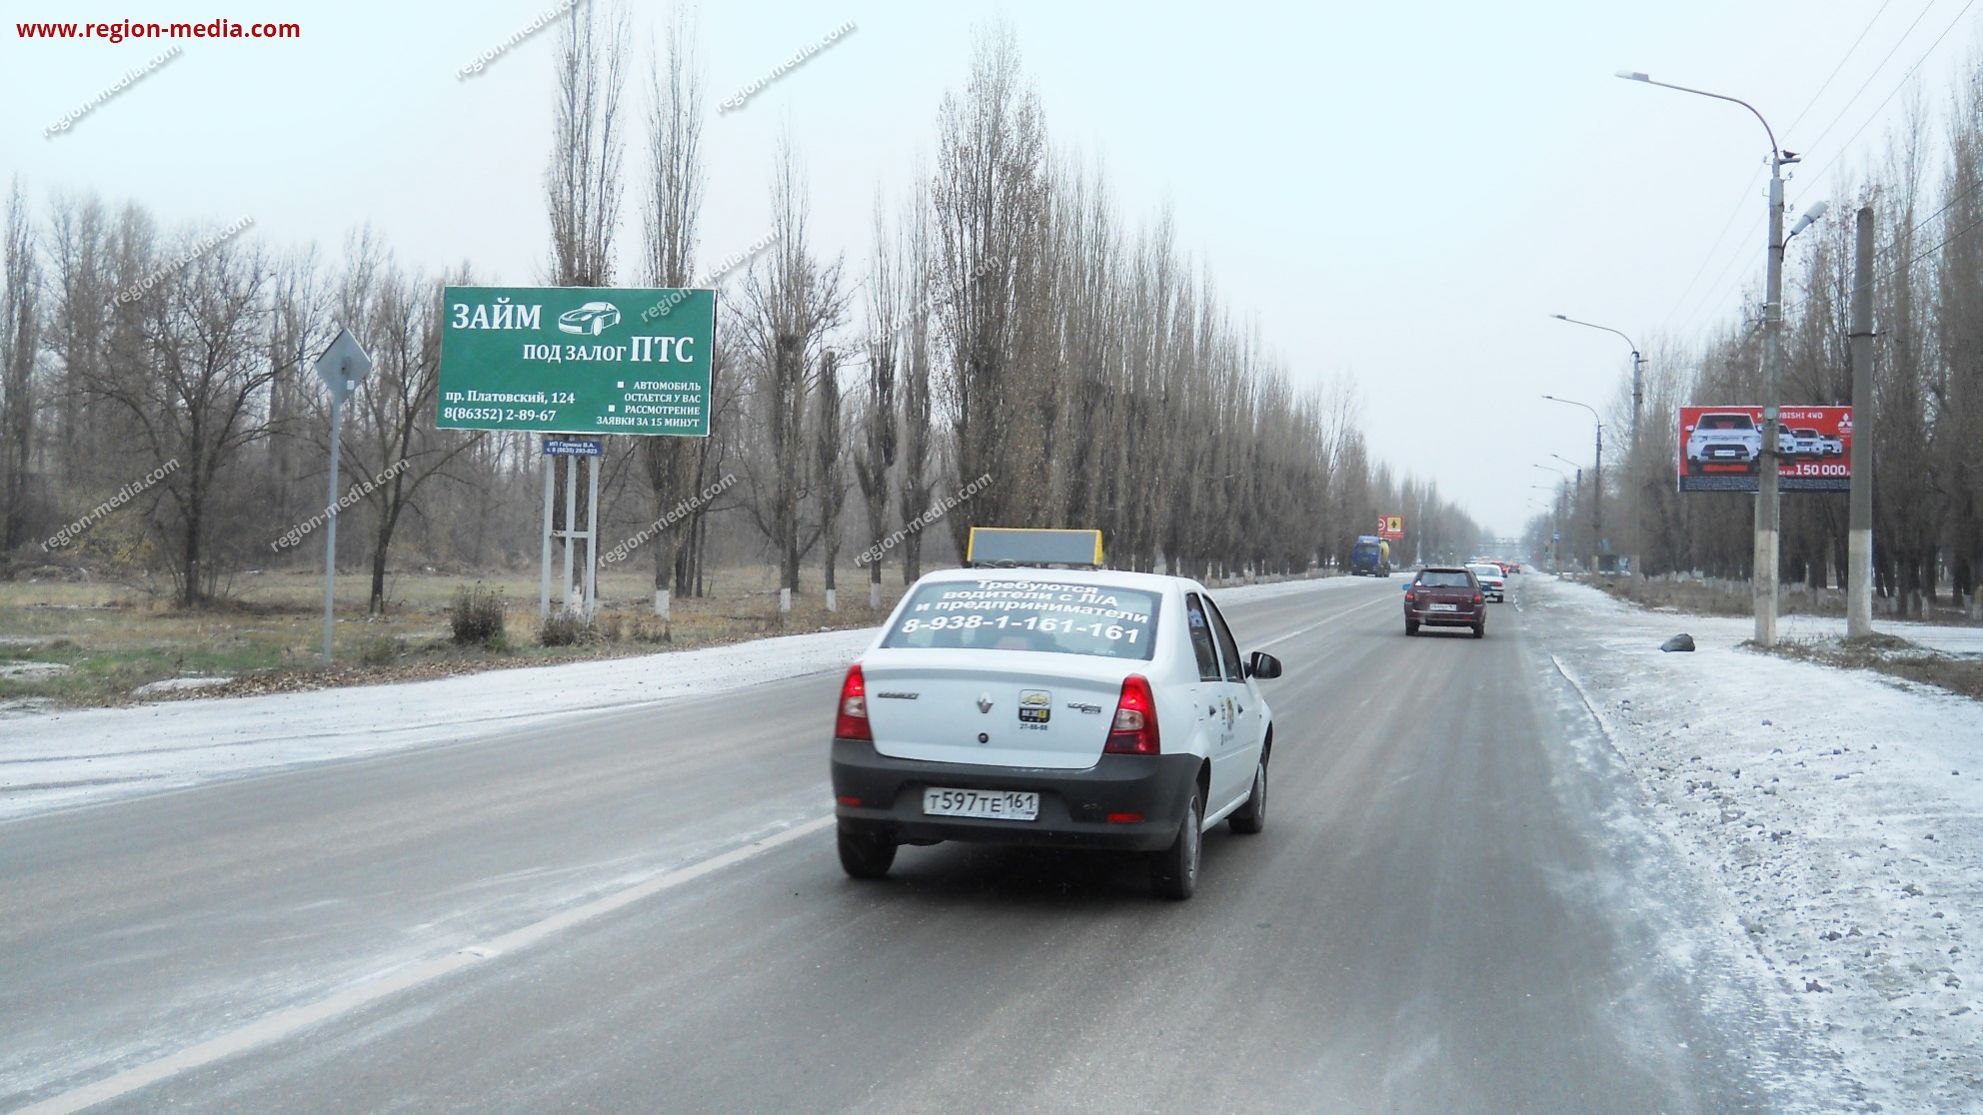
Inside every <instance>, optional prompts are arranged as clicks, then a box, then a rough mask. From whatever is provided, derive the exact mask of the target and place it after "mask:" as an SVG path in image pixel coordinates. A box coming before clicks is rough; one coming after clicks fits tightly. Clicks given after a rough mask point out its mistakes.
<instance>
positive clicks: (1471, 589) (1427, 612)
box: [1405, 565, 1487, 639]
mask: <svg viewBox="0 0 1983 1115" xmlns="http://www.w3.org/2000/svg"><path fill="white" fill-rule="evenodd" d="M1421 625H1423V626H1427V627H1471V628H1473V637H1474V638H1476V639H1481V638H1485V637H1486V636H1487V599H1486V597H1485V596H1484V595H1483V594H1482V593H1481V591H1480V582H1479V581H1477V580H1475V579H1474V575H1473V573H1472V572H1471V571H1470V570H1468V569H1467V568H1466V567H1465V566H1456V565H1454V566H1447V565H1441V566H1428V567H1427V568H1425V569H1421V570H1419V571H1418V576H1417V577H1414V578H1413V579H1412V583H1411V584H1409V585H1406V586H1405V634H1407V635H1416V634H1418V629H1419V627H1420V626H1421Z"/></svg>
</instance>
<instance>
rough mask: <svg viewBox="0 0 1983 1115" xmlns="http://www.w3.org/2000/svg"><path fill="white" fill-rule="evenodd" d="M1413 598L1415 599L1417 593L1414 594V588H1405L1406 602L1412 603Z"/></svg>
mask: <svg viewBox="0 0 1983 1115" xmlns="http://www.w3.org/2000/svg"><path fill="white" fill-rule="evenodd" d="M1413 599H1415V594H1414V593H1413V592H1412V590H1410V589H1406V590H1405V603H1407V604H1409V603H1411V602H1412V600H1413Z"/></svg>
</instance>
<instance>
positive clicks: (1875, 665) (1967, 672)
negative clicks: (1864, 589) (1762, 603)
mask: <svg viewBox="0 0 1983 1115" xmlns="http://www.w3.org/2000/svg"><path fill="white" fill-rule="evenodd" d="M1776 653H1778V654H1781V655H1783V656H1784V657H1786V658H1796V659H1799V660H1802V661H1805V662H1820V663H1823V664H1824V665H1827V666H1837V667H1840V668H1842V669H1849V670H1873V671H1876V672H1878V673H1882V674H1886V675H1889V676H1891V677H1898V678H1906V679H1907V680H1908V681H1913V682H1919V683H1921V684H1923V685H1932V686H1934V687H1936V688H1938V689H1946V690H1948V691H1949V692H1951V693H1956V694H1959V695H1961V696H1964V697H1969V698H1971V699H1973V700H1983V657H1978V656H1975V655H1956V654H1946V653H1943V652H1942V651H1938V650H1933V649H1930V648H1928V647H1924V646H1919V645H1917V644H1915V643H1911V642H1908V641H1907V640H1906V639H1902V638H1898V637H1896V636H1893V635H1878V634H1875V635H1868V636H1866V637H1864V638H1858V639H1795V640H1786V641H1784V642H1781V643H1779V644H1778V645H1777V647H1776Z"/></svg>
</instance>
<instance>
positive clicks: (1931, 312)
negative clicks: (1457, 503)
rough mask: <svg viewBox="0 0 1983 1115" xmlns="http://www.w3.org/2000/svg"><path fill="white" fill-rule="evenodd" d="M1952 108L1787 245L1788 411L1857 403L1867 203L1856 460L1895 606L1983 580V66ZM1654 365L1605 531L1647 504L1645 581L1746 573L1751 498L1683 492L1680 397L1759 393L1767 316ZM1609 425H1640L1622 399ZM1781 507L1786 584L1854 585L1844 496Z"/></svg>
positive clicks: (1582, 511)
mask: <svg viewBox="0 0 1983 1115" xmlns="http://www.w3.org/2000/svg"><path fill="white" fill-rule="evenodd" d="M1948 106H1949V109H1948V112H1947V114H1946V116H1945V117H1944V119H1943V120H1942V121H1941V123H1940V124H1939V125H1938V126H1937V127H1936V129H1935V130H1931V126H1930V124H1929V123H1928V116H1927V114H1926V113H1925V111H1923V110H1922V108H1921V107H1920V104H1919V102H1918V101H1917V102H1916V107H1915V108H1914V109H1913V110H1912V111H1911V112H1910V113H1908V115H1907V116H1906V117H1905V119H1904V120H1903V121H1902V122H1901V123H1900V124H1898V125H1897V126H1896V127H1895V129H1894V130H1893V131H1892V133H1891V134H1890V136H1889V138H1888V142H1887V145H1886V149H1885V151H1884V153H1883V154H1882V155H1881V156H1879V157H1878V158H1875V159H1869V160H1867V165H1866V168H1865V169H1864V171H1863V172H1862V173H1861V175H1860V177H1859V178H1858V179H1857V180H1856V181H1854V180H1852V179H1851V178H1849V177H1847V176H1846V175H1844V174H1840V175H1839V176H1838V178H1837V185H1836V186H1835V193H1834V197H1833V198H1832V215H1831V216H1830V217H1828V218H1827V219H1825V220H1822V221H1820V222H1818V223H1817V224H1816V225H1814V226H1813V227H1812V228H1811V229H1810V230H1809V231H1807V232H1805V233H1804V234H1803V235H1802V236H1800V237H1798V238H1797V239H1796V240H1795V241H1793V242H1792V245H1793V248H1794V249H1795V251H1796V255H1795V258H1794V259H1793V260H1792V262H1791V263H1790V264H1788V265H1787V266H1786V272H1785V274H1786V284H1785V285H1786V291H1785V303H1786V305H1785V322H1784V334H1783V337H1784V378H1783V390H1782V394H1781V399H1780V402H1781V403H1782V404H1783V405H1787V406H1788V405H1797V404H1803V405H1847V404H1849V403H1851V401H1852V378H1853V374H1854V368H1853V366H1852V359H1851V345H1850V334H1851V290H1852V267H1853V238H1854V222H1855V219H1856V218H1855V212H1856V210H1857V209H1858V208H1859V207H1861V206H1870V207H1872V209H1873V210H1874V214H1875V222H1876V224H1875V227H1876V230H1877V235H1876V253H1875V265H1874V279H1875V281H1874V307H1873V308H1874V328H1875V331H1876V332H1877V334H1878V335H1877V338H1876V341H1875V344H1874V358H1873V365H1872V367H1871V368H1870V369H1867V371H1868V372H1869V373H1870V375H1871V376H1872V383H1873V413H1872V414H1870V415H1864V414H1861V415H1855V422H1854V444H1853V455H1854V466H1855V469H1856V470H1857V471H1858V475H1859V476H1860V477H1862V478H1863V477H1864V476H1865V475H1866V472H1867V471H1868V470H1870V473H1871V477H1872V484H1873V508H1874V522H1873V531H1874V535H1873V537H1874V547H1873V548H1874V573H1875V586H1876V590H1877V591H1878V592H1879V593H1880V594H1881V595H1882V596H1885V597H1888V598H1890V599H1893V600H1897V601H1920V600H1928V601H1932V600H1934V599H1935V598H1936V597H1937V594H1938V593H1939V592H1942V591H1947V592H1950V593H1953V594H1954V596H1955V598H1956V599H1957V601H1958V602H1960V601H1964V600H1969V599H1973V598H1974V597H1975V595H1976V593H1977V591H1978V581H1979V577H1983V64H1978V63H1972V64H1970V65H1969V67H1968V69H1967V72H1965V73H1964V74H1963V75H1962V79H1961V80H1960V81H1959V82H1957V83H1956V85H1955V91H1954V95H1953V96H1952V97H1951V98H1950V100H1949V102H1948ZM1839 169H1841V170H1842V169H1843V168H1842V167H1841V168H1839ZM1759 262H1760V261H1759ZM1753 301H1759V299H1753ZM1748 316H1754V317H1759V316H1760V315H1759V314H1757V315H1745V317H1748ZM1651 356H1652V360H1651V363H1650V367H1651V374H1650V375H1649V377H1648V381H1647V397H1646V404H1645V408H1646V409H1645V411H1644V418H1643V425H1642V434H1641V437H1640V444H1639V445H1637V446H1636V447H1633V449H1632V450H1631V451H1630V452H1629V453H1627V454H1625V455H1623V457H1622V462H1623V463H1622V464H1621V465H1619V466H1617V467H1612V466H1610V465H1609V463H1608V465H1607V469H1606V474H1605V476H1604V477H1603V478H1602V483H1603V485H1604V487H1603V489H1602V490H1603V497H1602V498H1603V499H1604V500H1605V508H1606V510H1605V518H1606V521H1607V522H1619V523H1624V522H1626V511H1627V509H1628V508H1629V506H1630V501H1631V500H1633V499H1636V500H1637V501H1638V502H1639V505H1640V506H1641V508H1642V511H1641V512H1640V514H1641V515H1642V516H1643V518H1642V519H1641V520H1640V524H1641V533H1640V535H1639V549H1640V550H1641V552H1642V554H1643V558H1644V562H1645V570H1646V571H1647V572H1650V573H1655V574H1657V573H1663V572H1669V571H1683V572H1700V573H1703V574H1705V575H1708V576H1715V577H1724V578H1746V577H1747V576H1748V574H1749V565H1750V561H1751V557H1752V553H1751V537H1752V527H1753V517H1752V516H1753V510H1752V509H1753V500H1752V499H1751V498H1749V497H1743V496H1735V495H1723V494H1715V493H1702V494H1688V495H1681V494H1678V493H1677V492H1676V491H1675V479H1674V478H1675V475H1676V462H1677V460H1678V444H1677V442H1678V438H1679V432H1678V422H1677V419H1676V418H1675V417H1674V416H1675V414H1676V411H1677V408H1678V407H1679V406H1680V405H1681V404H1683V403H1686V404H1698V405H1725V404H1742V403H1753V402H1755V401H1756V400H1757V399H1759V398H1760V395H1761V371H1760V369H1761V360H1762V334H1761V330H1760V328H1759V327H1758V322H1757V321H1755V320H1744V321H1740V322H1737V323H1736V324H1733V325H1729V326H1725V327H1723V328H1721V329H1720V330H1719V331H1718V332H1716V333H1715V334H1714V335H1712V336H1709V337H1707V338H1705V339H1701V340H1698V341H1694V342H1692V343H1689V341H1688V340H1687V339H1685V338H1682V339H1676V340H1669V341H1666V342H1665V343H1663V344H1662V345H1661V346H1659V351H1655V352H1653V353H1652V354H1651ZM1607 425H1608V426H1609V427H1610V428H1611V429H1614V430H1624V429H1627V428H1628V426H1629V400H1628V399H1627V398H1626V397H1624V396H1622V395H1621V397H1620V399H1619V402H1618V404H1617V408H1616V411H1615V413H1614V415H1613V417H1612V420H1611V421H1609V422H1608V423H1607ZM1595 492H1596V489H1595V488H1594V487H1593V486H1592V485H1590V484H1586V485H1585V487H1584V489H1583V490H1582V491H1580V492H1578V493H1576V494H1575V495H1574V496H1573V495H1571V493H1569V492H1568V491H1567V490H1566V491H1565V493H1564V496H1565V500H1566V502H1565V509H1566V511H1567V513H1568V516H1569V518H1570V519H1571V520H1572V521H1573V522H1575V523H1577V524H1579V525H1580V527H1587V524H1588V516H1589V515H1590V513H1591V510H1592V503H1593V499H1594V495H1595ZM1783 505H1784V506H1783V532H1782V562H1783V574H1784V578H1785V580H1786V581H1802V582H1803V583H1805V584H1807V585H1809V586H1811V587H1814V588H1821V587H1828V586H1838V585H1841V584H1842V583H1843V578H1844V576H1845V571H1846V556H1845V555H1846V551H1845V547H1846V530H1847V513H1846V497H1845V496H1844V495H1843V494H1808V493H1796V494H1792V493H1786V495H1785V497H1784V501H1783ZM1614 516H1615V518H1614ZM1548 529H1549V526H1548V523H1547V522H1546V521H1545V520H1543V519H1540V518H1539V519H1538V520H1536V521H1535V522H1534V523H1532V524H1531V526H1530V530H1531V534H1532V537H1533V538H1534V540H1535V541H1536V542H1537V544H1538V545H1540V543H1541V540H1542V539H1543V538H1545V537H1546V533H1545V532H1546V531H1547V530H1548ZM1621 529H1623V528H1621ZM1565 534H1566V537H1567V536H1571V535H1572V532H1571V531H1569V530H1566V531H1565ZM1576 537H1577V538H1578V539H1579V540H1580V541H1581V540H1582V539H1584V538H1586V537H1587V534H1586V532H1585V530H1583V529H1580V530H1578V531H1577V533H1576ZM1583 549H1584V550H1586V551H1587V549H1588V547H1587V546H1584V547H1583Z"/></svg>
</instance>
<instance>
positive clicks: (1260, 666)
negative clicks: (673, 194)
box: [1246, 650, 1281, 680]
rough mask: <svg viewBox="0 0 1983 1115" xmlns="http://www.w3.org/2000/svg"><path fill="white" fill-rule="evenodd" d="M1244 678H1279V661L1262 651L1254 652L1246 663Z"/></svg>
mask: <svg viewBox="0 0 1983 1115" xmlns="http://www.w3.org/2000/svg"><path fill="white" fill-rule="evenodd" d="M1246 676H1247V677H1250V678H1261V679H1263V680H1264V679H1267V678H1277V677H1280V676H1281V660H1280V659H1278V658H1275V657H1274V656H1273V655H1271V654H1268V653H1267V652H1266V651H1264V650H1256V651H1254V652H1253V657H1252V658H1249V659H1247V661H1246Z"/></svg>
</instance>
